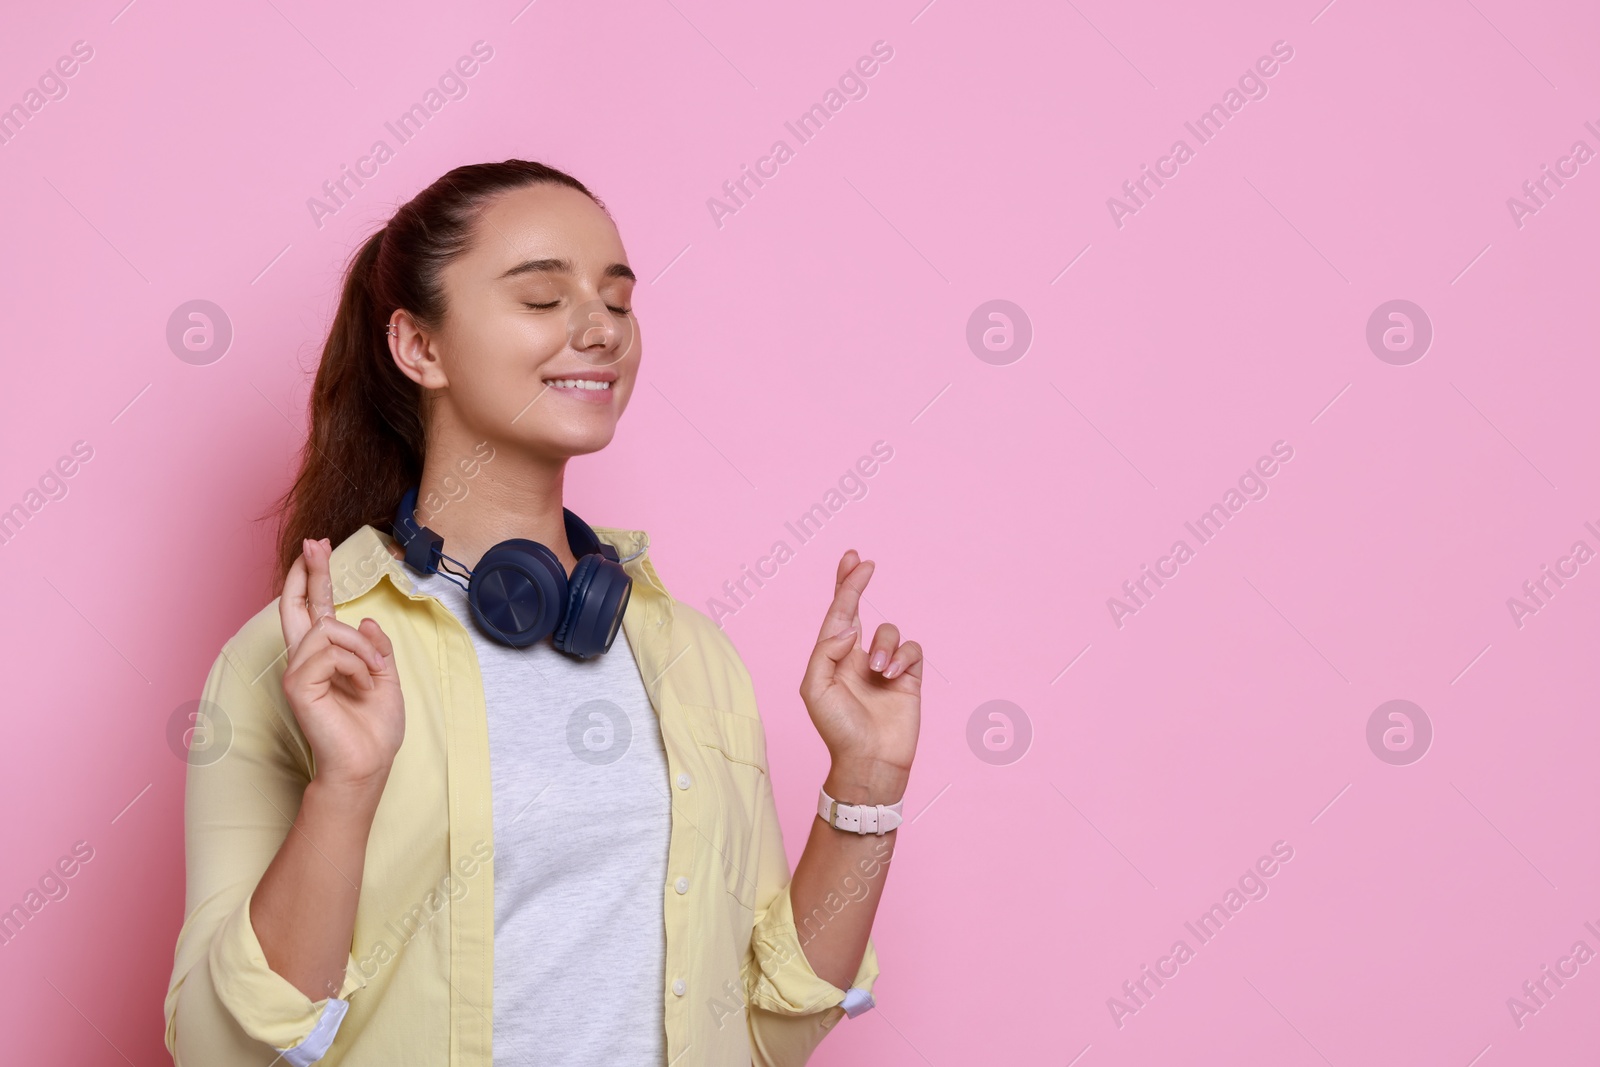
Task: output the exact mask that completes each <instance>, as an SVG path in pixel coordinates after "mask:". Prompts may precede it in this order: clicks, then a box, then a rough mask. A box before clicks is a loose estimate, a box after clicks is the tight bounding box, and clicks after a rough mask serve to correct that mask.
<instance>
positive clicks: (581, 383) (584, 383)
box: [544, 378, 611, 391]
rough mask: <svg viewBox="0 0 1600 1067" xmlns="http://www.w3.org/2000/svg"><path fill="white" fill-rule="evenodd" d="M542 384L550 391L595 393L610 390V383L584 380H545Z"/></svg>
mask: <svg viewBox="0 0 1600 1067" xmlns="http://www.w3.org/2000/svg"><path fill="white" fill-rule="evenodd" d="M544 384H545V385H548V386H549V387H550V388H552V389H582V390H586V391H596V390H601V389H610V388H611V383H610V382H593V381H589V380H588V379H586V378H546V379H545V380H544Z"/></svg>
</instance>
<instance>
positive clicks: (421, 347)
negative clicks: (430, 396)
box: [385, 308, 450, 389]
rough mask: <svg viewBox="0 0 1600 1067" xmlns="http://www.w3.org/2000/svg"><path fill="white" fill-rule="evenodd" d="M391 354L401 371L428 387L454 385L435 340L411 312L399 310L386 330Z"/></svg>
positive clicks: (391, 317) (392, 316) (436, 387)
mask: <svg viewBox="0 0 1600 1067" xmlns="http://www.w3.org/2000/svg"><path fill="white" fill-rule="evenodd" d="M385 333H386V337H387V340H388V342H389V354H390V356H392V357H393V358H394V365H395V366H396V367H399V368H400V373H401V374H404V375H405V376H406V377H407V378H410V379H411V380H412V381H414V382H416V383H417V384H418V385H421V386H422V387H423V388H425V389H442V388H444V387H445V386H447V385H449V384H450V381H449V378H448V377H446V375H445V372H444V364H443V363H442V362H441V361H440V359H439V357H438V354H437V353H436V352H435V351H434V350H433V341H432V339H431V338H430V337H429V336H428V334H427V332H426V331H424V330H423V329H422V328H421V327H420V326H419V325H418V324H417V321H416V320H415V319H413V318H412V317H411V313H410V312H408V311H405V310H403V309H398V308H397V309H396V310H395V312H394V314H392V315H390V316H389V322H388V323H387V327H386V330H385Z"/></svg>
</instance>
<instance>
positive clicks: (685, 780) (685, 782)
mask: <svg viewBox="0 0 1600 1067" xmlns="http://www.w3.org/2000/svg"><path fill="white" fill-rule="evenodd" d="M690 780H691V779H690V778H689V776H688V775H687V774H680V775H678V788H679V789H688V788H689V782H690Z"/></svg>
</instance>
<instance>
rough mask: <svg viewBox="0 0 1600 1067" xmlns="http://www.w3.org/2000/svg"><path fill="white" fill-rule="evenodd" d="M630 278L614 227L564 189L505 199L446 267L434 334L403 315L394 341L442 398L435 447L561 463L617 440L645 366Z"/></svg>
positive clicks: (435, 409) (482, 217)
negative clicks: (501, 451) (508, 452)
mask: <svg viewBox="0 0 1600 1067" xmlns="http://www.w3.org/2000/svg"><path fill="white" fill-rule="evenodd" d="M634 280H635V279H634V275H633V271H632V270H630V269H629V268H628V257H627V254H626V253H625V252H624V251H623V248H622V240H621V238H620V237H619V236H618V234H617V228H616V226H614V225H613V224H612V222H611V220H610V219H609V218H608V217H607V216H606V214H605V212H604V211H602V210H601V209H600V207H599V206H598V205H597V204H595V202H594V201H593V200H591V199H589V198H588V197H587V196H585V195H583V194H582V193H580V192H578V191H577V190H576V189H572V188H570V187H568V186H565V185H533V186H528V187H526V188H522V189H516V190H513V191H511V192H507V193H502V194H500V195H499V196H497V197H495V198H494V199H492V200H490V201H489V202H488V203H487V205H486V206H485V208H484V210H483V211H482V212H480V214H479V217H478V221H477V224H476V226H475V232H474V237H473V240H472V243H471V245H470V247H469V248H468V249H467V250H466V251H465V252H463V253H462V254H461V255H460V256H458V257H457V258H456V259H455V260H454V261H452V262H451V263H450V264H449V265H448V266H446V267H445V268H444V272H443V281H444V290H445V297H446V300H447V304H448V311H447V312H446V315H445V322H444V323H443V325H442V328H441V329H439V330H437V331H434V332H432V333H430V334H428V335H426V337H424V336H423V335H420V334H418V333H417V332H416V330H415V329H414V324H413V322H412V320H411V319H410V317H409V316H408V315H407V314H406V313H405V312H403V311H399V312H396V313H395V316H394V318H393V319H392V320H391V321H394V322H397V323H399V324H400V336H399V337H398V338H395V339H392V340H391V342H390V346H391V348H392V349H394V350H396V351H397V353H398V356H399V362H400V364H401V368H402V370H406V366H405V363H406V361H407V359H408V358H409V359H414V360H415V362H413V363H412V367H411V369H410V370H407V371H406V372H407V373H408V374H409V375H410V377H412V378H413V379H415V380H417V381H419V382H421V383H422V384H423V385H424V386H425V387H427V388H429V389H433V390H439V392H438V394H436V399H434V401H433V406H432V407H431V409H430V412H429V416H428V418H429V420H430V426H429V433H430V441H429V449H430V451H431V450H432V449H433V447H434V445H435V444H437V445H441V446H442V447H443V449H444V450H445V451H446V452H450V451H457V450H465V451H470V450H471V449H472V448H473V447H474V446H475V445H476V444H478V443H479V442H481V441H485V440H486V441H489V442H491V443H493V444H495V445H504V446H507V447H510V448H513V449H516V450H520V451H522V452H524V453H525V454H527V455H529V456H530V457H533V458H540V459H549V460H560V459H564V458H566V457H569V456H574V455H581V454H583V453H587V452H595V451H598V450H599V449H601V448H604V447H605V446H606V445H607V444H609V443H610V441H611V438H612V435H613V434H614V433H615V432H616V428H617V420H618V419H619V418H620V417H621V416H622V412H623V409H624V408H626V407H627V406H628V398H629V396H630V395H631V394H632V392H633V383H634V379H635V377H636V375H637V373H638V369H639V356H640V344H639V333H638V326H637V323H636V321H635V319H634V318H633V316H632V308H633V286H634Z"/></svg>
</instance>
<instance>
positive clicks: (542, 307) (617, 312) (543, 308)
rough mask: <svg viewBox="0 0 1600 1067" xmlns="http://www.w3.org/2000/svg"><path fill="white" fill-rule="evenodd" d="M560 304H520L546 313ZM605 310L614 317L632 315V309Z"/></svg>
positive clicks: (608, 305)
mask: <svg viewBox="0 0 1600 1067" xmlns="http://www.w3.org/2000/svg"><path fill="white" fill-rule="evenodd" d="M560 303H561V301H559V300H552V301H550V302H549V303H548V304H530V303H528V302H527V301H526V300H524V301H523V302H522V306H523V307H528V308H533V309H534V310H536V311H548V310H550V309H551V308H553V307H555V306H556V305H558V304H560ZM606 310H607V311H610V312H611V313H612V314H614V315H621V316H623V317H624V318H626V317H627V316H629V315H632V314H633V309H632V308H619V307H612V306H611V305H610V304H607V305H606Z"/></svg>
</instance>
